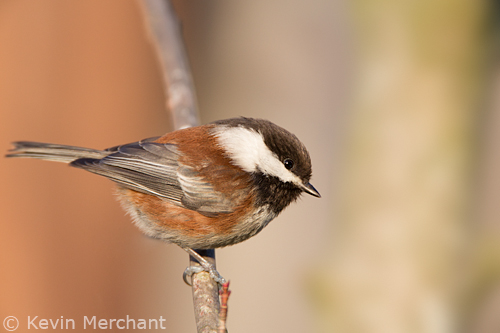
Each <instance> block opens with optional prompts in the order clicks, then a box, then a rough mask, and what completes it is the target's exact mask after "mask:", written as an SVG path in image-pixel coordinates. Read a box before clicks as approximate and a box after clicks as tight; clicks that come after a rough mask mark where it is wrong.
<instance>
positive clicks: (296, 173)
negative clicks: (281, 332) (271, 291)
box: [6, 117, 320, 282]
mask: <svg viewBox="0 0 500 333" xmlns="http://www.w3.org/2000/svg"><path fill="white" fill-rule="evenodd" d="M13 144H14V146H15V147H14V148H13V149H12V150H10V153H9V154H8V155H6V157H31V158H38V159H44V160H49V161H56V162H64V163H69V165H70V166H73V167H77V168H81V169H84V170H87V171H90V172H93V173H96V174H98V175H102V176H105V177H107V178H109V179H111V180H112V181H114V182H116V183H117V185H118V198H119V200H120V202H121V204H122V206H123V207H124V209H125V210H126V211H127V212H128V213H129V214H130V215H131V216H132V219H133V221H134V222H135V224H136V225H137V226H138V227H139V229H141V230H142V232H144V233H145V234H146V235H148V236H151V237H154V238H159V239H162V240H164V241H166V242H169V243H174V244H177V245H179V246H180V247H181V248H183V249H184V250H186V251H187V252H188V253H190V254H191V255H192V256H194V257H195V258H196V259H197V260H198V261H200V264H201V266H202V267H203V268H204V269H205V270H208V271H210V273H211V275H212V277H214V278H215V279H216V280H217V281H218V282H221V281H224V279H223V278H222V277H221V276H220V275H219V274H218V273H217V271H215V268H214V267H213V266H212V265H211V264H209V263H208V262H207V261H206V260H204V259H203V257H201V256H199V255H198V254H197V253H196V252H195V251H194V250H192V249H214V248H218V247H224V246H228V245H232V244H236V243H239V242H242V241H244V240H246V239H248V238H250V237H252V236H254V235H256V234H257V233H259V232H260V231H261V230H262V229H263V228H264V227H265V226H266V225H267V224H268V223H269V222H270V221H271V220H272V219H274V218H275V217H276V216H278V214H279V213H280V212H281V211H282V210H283V209H284V208H285V207H286V206H288V205H289V204H290V203H291V202H292V201H294V200H296V199H297V198H298V197H299V196H300V194H301V193H302V192H305V193H308V194H311V195H313V196H315V197H320V194H319V193H318V191H316V189H315V188H314V187H313V186H312V185H311V184H310V183H309V179H310V178H311V159H310V157H309V153H308V152H307V150H306V147H305V146H304V145H303V144H302V143H301V142H300V141H299V140H298V139H297V137H296V136H295V135H293V134H292V133H290V132H288V131H287V130H285V129H283V128H281V127H279V126H277V125H275V124H273V123H271V122H270V121H267V120H262V119H252V118H243V117H242V118H232V119H226V120H219V121H216V122H213V123H210V124H208V125H203V126H198V127H191V128H186V129H181V130H178V131H174V132H171V133H167V134H165V135H164V136H162V137H155V138H149V139H145V140H142V141H139V142H134V143H130V144H125V145H121V146H116V147H113V148H109V149H106V150H95V149H89V148H80V147H73V146H65V145H56V144H48V143H38V142H26V141H19V142H14V143H13Z"/></svg>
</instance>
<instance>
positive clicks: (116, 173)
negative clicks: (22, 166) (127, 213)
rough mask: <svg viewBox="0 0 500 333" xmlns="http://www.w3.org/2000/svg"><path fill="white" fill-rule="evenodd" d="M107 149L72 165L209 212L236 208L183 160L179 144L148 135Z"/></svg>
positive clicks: (190, 207) (211, 214) (216, 212)
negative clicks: (103, 154) (181, 159)
mask: <svg viewBox="0 0 500 333" xmlns="http://www.w3.org/2000/svg"><path fill="white" fill-rule="evenodd" d="M107 151H110V152H111V154H110V155H108V156H106V157H104V158H102V159H92V158H82V159H78V160H76V161H73V162H72V163H71V165H72V166H74V167H78V168H82V169H85V170H87V171H90V172H93V173H96V174H99V175H102V176H105V177H107V178H109V179H111V180H113V181H115V182H117V183H119V184H120V185H122V186H124V187H126V188H129V189H131V190H134V191H139V192H142V193H146V194H151V195H154V196H157V197H160V198H162V199H165V200H168V201H170V202H173V203H174V204H177V205H180V206H183V207H186V208H188V209H191V210H195V211H198V212H199V213H201V214H203V215H206V216H215V215H217V214H219V213H228V212H231V211H232V210H233V205H232V204H231V202H230V200H228V199H227V198H225V196H224V195H223V194H220V193H218V192H216V191H215V190H214V189H213V187H212V185H211V184H209V183H207V181H206V180H205V179H204V178H203V177H202V176H200V174H199V173H198V172H197V171H195V170H194V169H193V168H190V167H188V166H185V165H183V164H181V163H180V162H179V152H178V149H177V146H176V145H175V144H168V143H166V144H164V143H157V142H153V139H148V140H143V141H139V142H135V143H131V144H126V145H122V146H116V147H113V148H110V149H108V150H107Z"/></svg>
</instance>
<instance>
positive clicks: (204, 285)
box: [189, 250, 220, 333]
mask: <svg viewBox="0 0 500 333" xmlns="http://www.w3.org/2000/svg"><path fill="white" fill-rule="evenodd" d="M196 252H198V254H199V255H201V256H202V257H203V258H205V259H206V260H207V261H208V262H209V263H211V264H212V265H215V250H196ZM189 259H190V264H191V265H193V266H196V265H199V264H198V261H197V260H196V259H195V258H193V257H191V256H190V257H189ZM191 283H192V286H193V305H194V317H195V320H196V327H198V333H201V332H203V333H208V332H210V333H217V330H216V328H217V326H218V320H219V308H220V303H219V292H218V291H219V285H218V284H217V283H215V282H214V280H213V279H212V278H211V277H210V273H208V272H206V271H202V272H200V273H197V274H193V276H192V280H191Z"/></svg>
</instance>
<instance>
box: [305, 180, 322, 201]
mask: <svg viewBox="0 0 500 333" xmlns="http://www.w3.org/2000/svg"><path fill="white" fill-rule="evenodd" d="M301 188H302V191H304V192H306V193H308V194H310V195H312V196H314V197H317V198H321V195H320V194H319V192H318V191H317V190H316V189H315V188H314V186H312V185H311V183H306V184H302V187H301Z"/></svg>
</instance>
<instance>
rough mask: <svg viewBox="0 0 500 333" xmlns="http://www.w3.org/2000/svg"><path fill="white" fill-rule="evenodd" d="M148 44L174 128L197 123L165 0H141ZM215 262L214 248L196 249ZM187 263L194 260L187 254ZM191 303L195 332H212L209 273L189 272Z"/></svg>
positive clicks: (214, 306) (213, 297) (213, 299)
mask: <svg viewBox="0 0 500 333" xmlns="http://www.w3.org/2000/svg"><path fill="white" fill-rule="evenodd" d="M140 4H141V7H142V9H143V12H144V16H145V18H146V20H145V21H146V22H145V23H146V26H147V30H148V31H149V38H150V41H151V44H153V46H154V48H155V49H156V53H157V56H158V60H159V61H160V64H161V68H162V76H163V82H164V84H165V98H166V104H167V108H168V109H169V110H170V112H171V113H172V118H173V123H174V129H175V130H178V129H181V128H186V127H191V126H197V125H199V118H198V110H197V103H196V94H195V90H194V85H193V81H192V78H191V71H190V69H189V65H188V61H187V57H186V52H185V50H184V44H183V42H182V38H181V33H180V28H179V22H178V19H177V16H176V15H175V13H174V10H173V8H172V5H171V3H170V2H169V1H168V0H142V1H140ZM198 252H199V253H200V254H202V256H203V257H204V258H205V259H206V260H207V261H209V262H210V263H212V264H213V265H215V251H214V250H210V251H198ZM190 264H191V265H197V264H198V262H197V261H196V260H194V259H193V258H190ZM191 282H192V286H193V305H194V312H195V319H196V325H197V328H198V332H216V330H217V327H218V326H219V325H218V324H219V317H218V315H219V306H220V305H219V294H218V287H219V286H218V284H217V282H215V281H214V280H213V279H211V278H210V275H209V273H207V272H201V273H197V274H193V276H192V279H191Z"/></svg>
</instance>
